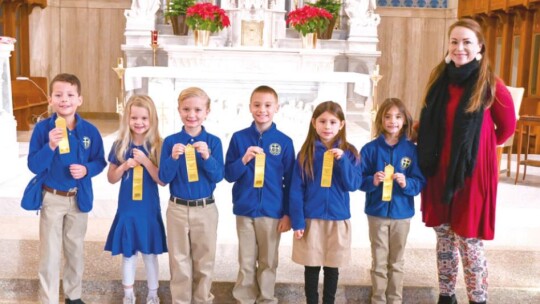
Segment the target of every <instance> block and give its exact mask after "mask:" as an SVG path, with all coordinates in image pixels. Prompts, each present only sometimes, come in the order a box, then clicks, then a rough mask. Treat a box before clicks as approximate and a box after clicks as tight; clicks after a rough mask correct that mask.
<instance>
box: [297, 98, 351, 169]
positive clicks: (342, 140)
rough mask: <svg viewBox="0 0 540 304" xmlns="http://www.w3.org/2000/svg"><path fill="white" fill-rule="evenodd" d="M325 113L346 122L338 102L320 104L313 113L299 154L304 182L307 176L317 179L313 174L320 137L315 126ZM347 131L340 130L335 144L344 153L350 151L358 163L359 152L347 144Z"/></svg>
mask: <svg viewBox="0 0 540 304" xmlns="http://www.w3.org/2000/svg"><path fill="white" fill-rule="evenodd" d="M324 112H328V113H330V114H332V115H334V116H336V117H337V118H338V119H339V121H340V122H342V121H345V114H344V113H343V110H342V109H341V106H340V105H339V104H338V103H336V102H333V101H325V102H323V103H320V104H319V105H318V106H317V107H316V108H315V110H314V111H313V115H312V116H311V120H310V121H309V131H308V134H307V137H306V140H305V141H304V144H303V145H302V148H301V149H300V152H299V153H298V163H299V164H300V167H301V168H302V169H303V170H302V178H303V179H304V180H305V177H306V176H307V177H308V178H309V179H311V180H313V179H314V178H315V176H314V175H315V174H314V172H313V156H314V155H315V142H316V141H317V140H320V137H319V134H317V131H316V130H315V127H314V126H313V124H314V122H315V120H316V119H317V118H318V117H319V116H321V115H322V114H323V113H324ZM346 129H347V128H346V127H343V128H341V130H339V133H338V134H337V135H336V137H334V142H338V143H339V145H338V148H339V149H341V150H343V151H350V152H351V153H352V154H353V155H354V156H355V158H356V161H358V160H359V159H360V157H359V155H358V150H356V148H355V147H354V146H353V145H351V144H350V143H348V142H347V132H346Z"/></svg>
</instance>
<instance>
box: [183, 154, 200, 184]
mask: <svg viewBox="0 0 540 304" xmlns="http://www.w3.org/2000/svg"><path fill="white" fill-rule="evenodd" d="M184 155H185V156H186V168H187V176H188V182H190V183H191V182H198V181H199V172H198V171H197V159H196V158H195V148H194V147H193V146H192V145H187V146H186V149H185V150H184Z"/></svg>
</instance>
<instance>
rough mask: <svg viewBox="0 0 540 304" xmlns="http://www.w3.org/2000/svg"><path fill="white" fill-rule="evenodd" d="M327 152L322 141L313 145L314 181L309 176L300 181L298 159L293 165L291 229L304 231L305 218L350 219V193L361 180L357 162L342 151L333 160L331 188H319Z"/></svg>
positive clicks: (351, 155) (356, 188)
mask: <svg viewBox="0 0 540 304" xmlns="http://www.w3.org/2000/svg"><path fill="white" fill-rule="evenodd" d="M327 150H328V149H327V148H326V147H325V146H324V144H323V143H322V142H320V141H317V142H316V143H315V155H314V158H313V171H314V179H313V180H311V179H310V178H308V177H306V180H303V179H302V171H303V169H302V168H301V167H300V164H299V163H298V160H297V161H296V163H295V165H294V171H293V177H292V181H291V194H290V215H291V222H292V228H293V230H301V229H305V228H306V221H305V219H322V220H330V221H337V220H346V219H349V218H350V217H351V208H350V205H349V201H350V199H349V191H355V190H358V188H359V187H360V182H361V181H362V174H361V172H360V164H359V161H358V160H357V159H355V157H354V155H353V154H352V153H351V152H350V151H344V154H343V156H342V157H341V159H339V160H336V159H334V167H333V171H332V185H331V187H329V188H322V187H321V175H322V164H323V158H324V152H326V151H327Z"/></svg>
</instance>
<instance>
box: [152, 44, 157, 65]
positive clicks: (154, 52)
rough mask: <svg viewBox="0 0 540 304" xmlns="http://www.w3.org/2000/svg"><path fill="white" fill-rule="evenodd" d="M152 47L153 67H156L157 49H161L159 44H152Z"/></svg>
mask: <svg viewBox="0 0 540 304" xmlns="http://www.w3.org/2000/svg"><path fill="white" fill-rule="evenodd" d="M150 47H151V48H152V65H153V66H156V62H157V61H156V53H157V49H158V47H159V44H157V43H152V44H150Z"/></svg>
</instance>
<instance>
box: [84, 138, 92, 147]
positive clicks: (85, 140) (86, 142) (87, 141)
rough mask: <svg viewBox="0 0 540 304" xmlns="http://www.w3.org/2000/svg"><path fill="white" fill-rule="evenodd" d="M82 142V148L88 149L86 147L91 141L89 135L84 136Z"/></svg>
mask: <svg viewBox="0 0 540 304" xmlns="http://www.w3.org/2000/svg"><path fill="white" fill-rule="evenodd" d="M82 143H83V146H84V148H85V149H86V150H88V148H90V144H91V143H92V141H91V140H90V137H88V136H84V137H83V139H82Z"/></svg>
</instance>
